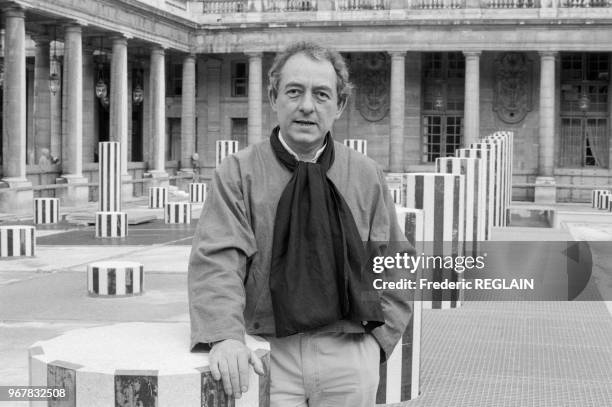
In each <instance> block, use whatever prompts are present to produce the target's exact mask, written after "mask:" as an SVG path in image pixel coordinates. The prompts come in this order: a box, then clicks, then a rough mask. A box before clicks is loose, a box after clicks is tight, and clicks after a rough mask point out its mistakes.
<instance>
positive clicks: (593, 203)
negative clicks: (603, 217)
mask: <svg viewBox="0 0 612 407" xmlns="http://www.w3.org/2000/svg"><path fill="white" fill-rule="evenodd" d="M609 193H610V191H608V190H607V189H595V190H593V192H592V195H591V206H592V207H593V208H599V197H600V196H601V195H607V194H609Z"/></svg>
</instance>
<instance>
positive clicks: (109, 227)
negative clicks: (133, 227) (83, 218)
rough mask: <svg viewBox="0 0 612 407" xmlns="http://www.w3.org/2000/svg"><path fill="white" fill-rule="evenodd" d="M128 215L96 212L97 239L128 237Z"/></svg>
mask: <svg viewBox="0 0 612 407" xmlns="http://www.w3.org/2000/svg"><path fill="white" fill-rule="evenodd" d="M127 230H128V223H127V213H125V212H102V211H100V212H96V237H98V238H101V237H126V236H127Z"/></svg>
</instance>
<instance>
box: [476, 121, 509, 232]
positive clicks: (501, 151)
mask: <svg viewBox="0 0 612 407" xmlns="http://www.w3.org/2000/svg"><path fill="white" fill-rule="evenodd" d="M482 142H484V143H494V144H496V145H497V149H498V160H499V163H498V165H497V173H498V175H499V179H498V184H499V185H498V186H499V188H498V191H499V192H498V194H499V196H500V215H499V218H498V225H497V226H508V207H509V202H510V200H509V196H508V195H509V190H508V183H509V180H508V171H509V166H508V162H509V160H510V152H509V149H510V148H509V142H510V141H509V139H508V137H507V136H506V135H502V134H498V133H495V134H492V135H489V136H487V137H485V138H484V139H483V140H482Z"/></svg>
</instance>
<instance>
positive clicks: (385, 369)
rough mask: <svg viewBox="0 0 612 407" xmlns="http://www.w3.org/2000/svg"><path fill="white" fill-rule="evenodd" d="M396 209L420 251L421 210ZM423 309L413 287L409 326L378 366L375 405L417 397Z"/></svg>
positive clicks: (406, 230)
mask: <svg viewBox="0 0 612 407" xmlns="http://www.w3.org/2000/svg"><path fill="white" fill-rule="evenodd" d="M395 211H396V214H397V221H398V223H399V225H400V228H401V229H402V232H404V234H405V235H406V238H407V239H408V241H409V242H410V244H412V246H413V247H414V248H415V249H416V254H417V255H420V254H421V253H422V252H423V233H424V229H423V226H424V225H423V211H422V210H420V209H411V208H403V207H400V206H396V207H395ZM415 275H416V281H418V279H419V278H420V276H421V270H417V272H416V273H415ZM422 309H423V307H422V302H421V292H420V290H414V301H413V303H412V311H413V312H412V317H411V319H410V321H409V322H408V326H407V327H406V330H405V331H404V334H403V335H402V339H401V340H400V341H399V343H398V344H397V345H396V346H395V348H394V349H393V352H392V353H391V355H390V356H389V359H387V361H386V362H385V363H383V364H381V365H380V369H379V376H380V379H379V382H378V391H377V393H376V404H393V403H399V402H402V401H407V400H413V399H415V398H417V397H418V396H419V392H420V376H421V321H422Z"/></svg>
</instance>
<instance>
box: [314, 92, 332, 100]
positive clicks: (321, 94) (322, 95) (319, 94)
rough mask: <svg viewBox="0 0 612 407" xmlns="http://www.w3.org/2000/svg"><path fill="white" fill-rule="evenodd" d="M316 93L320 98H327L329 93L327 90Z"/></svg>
mask: <svg viewBox="0 0 612 407" xmlns="http://www.w3.org/2000/svg"><path fill="white" fill-rule="evenodd" d="M316 95H317V98H319V99H320V100H329V94H328V93H327V92H317V93H316Z"/></svg>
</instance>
